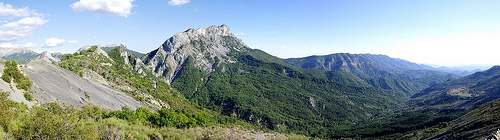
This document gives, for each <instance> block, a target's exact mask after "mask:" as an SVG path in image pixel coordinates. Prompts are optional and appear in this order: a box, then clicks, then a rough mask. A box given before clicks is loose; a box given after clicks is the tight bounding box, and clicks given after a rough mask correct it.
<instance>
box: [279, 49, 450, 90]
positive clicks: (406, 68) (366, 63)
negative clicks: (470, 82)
mask: <svg viewBox="0 0 500 140" xmlns="http://www.w3.org/2000/svg"><path fill="white" fill-rule="evenodd" d="M283 61H285V62H286V63H288V64H291V65H294V66H298V67H302V68H307V69H317V70H324V71H344V72H349V73H352V74H354V75H357V76H359V77H361V78H363V79H364V80H365V81H366V82H368V83H369V84H370V85H372V86H374V87H377V88H383V89H390V90H396V91H401V92H404V93H406V94H407V95H409V96H411V95H413V94H415V93H417V92H419V91H420V90H423V89H425V88H426V87H429V86H431V85H433V84H435V83H440V82H444V81H447V80H449V79H453V78H457V76H455V75H453V74H449V73H444V72H439V71H435V70H433V68H432V67H430V66H426V65H419V64H416V63H412V62H409V61H406V60H402V59H396V58H390V57H388V56H386V55H373V54H349V53H337V54H330V55H323V56H309V57H304V58H289V59H283Z"/></svg>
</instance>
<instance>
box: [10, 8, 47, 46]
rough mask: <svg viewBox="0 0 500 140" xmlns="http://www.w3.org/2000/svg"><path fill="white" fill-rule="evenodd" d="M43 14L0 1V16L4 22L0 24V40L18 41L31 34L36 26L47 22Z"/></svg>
mask: <svg viewBox="0 0 500 140" xmlns="http://www.w3.org/2000/svg"><path fill="white" fill-rule="evenodd" d="M43 16H44V15H43V14H40V13H36V12H34V11H33V10H30V9H29V8H28V7H24V8H15V7H13V6H12V5H10V4H4V3H1V2H0V17H1V18H3V20H2V22H3V23H5V24H2V25H0V41H4V42H9V41H18V40H19V39H20V38H23V37H27V36H29V35H31V34H32V32H33V31H34V30H35V29H36V27H38V26H40V25H43V24H45V23H47V22H48V21H49V20H46V19H44V18H43Z"/></svg>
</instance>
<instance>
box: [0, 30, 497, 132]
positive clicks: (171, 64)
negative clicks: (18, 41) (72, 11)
mask: <svg viewBox="0 0 500 140" xmlns="http://www.w3.org/2000/svg"><path fill="white" fill-rule="evenodd" d="M0 57H1V58H2V59H5V60H6V61H3V62H2V63H4V65H6V66H4V65H2V67H4V68H2V69H0V70H2V72H0V73H2V74H3V75H5V74H6V71H4V69H7V65H10V64H12V63H14V62H15V63H16V64H17V62H19V63H20V64H19V65H16V66H14V68H15V69H17V70H18V71H19V72H18V73H19V74H18V75H25V76H27V77H28V79H29V81H31V82H32V83H33V84H32V85H27V87H25V88H21V87H17V86H16V85H19V84H18V83H17V82H16V78H15V76H14V77H8V78H5V79H4V81H1V83H0V86H1V89H2V91H3V92H2V93H6V94H7V93H8V94H10V96H16V100H14V99H12V98H11V97H9V96H7V97H2V98H5V99H2V106H0V109H2V110H0V111H2V113H4V114H8V113H12V114H14V115H18V116H23V115H24V116H25V117H21V118H20V119H15V118H12V119H2V120H0V125H1V126H2V127H3V128H2V129H3V130H6V132H7V131H8V132H9V134H10V135H12V136H13V137H16V138H28V139H31V138H36V137H30V136H24V135H22V134H23V133H30V132H34V131H35V130H37V129H36V128H31V127H29V126H28V124H29V123H27V122H25V121H29V120H30V119H35V117H30V115H32V114H30V113H29V112H35V113H36V112H40V113H46V114H47V112H49V113H48V114H51V115H47V116H46V117H48V118H51V117H55V118H59V119H66V120H69V121H72V122H66V123H69V124H72V125H73V126H75V128H80V126H81V127H82V130H79V129H78V130H77V129H74V130H73V129H72V130H68V132H74V133H84V132H85V131H84V130H89V131H92V133H89V134H93V135H95V136H96V137H95V138H103V137H102V136H107V135H105V134H102V132H100V130H110V131H114V130H117V131H118V130H119V132H120V134H125V133H127V134H129V136H141V137H142V138H149V139H153V138H156V137H161V138H174V139H175V138H181V139H183V138H186V139H192V138H195V137H185V136H183V137H174V136H172V135H173V133H180V132H177V131H184V132H186V134H185V135H193V136H196V138H201V137H205V138H208V139H217V138H220V139H231V138H229V137H222V136H229V135H231V136H233V137H232V138H235V137H236V139H245V138H249V137H252V135H250V134H249V133H254V132H255V131H263V132H259V133H258V134H256V135H255V136H258V137H259V138H258V139H260V138H262V139H272V138H276V139H286V138H291V139H292V138H297V139H309V138H322V139H343V138H353V139H425V138H432V139H434V138H436V139H478V138H493V137H497V138H498V135H494V134H497V133H498V131H499V128H500V127H499V126H500V122H498V121H497V120H500V119H499V118H498V117H495V116H497V115H495V114H498V107H499V103H498V102H499V100H498V99H499V98H500V94H499V92H500V90H498V89H499V87H498V81H499V80H498V77H499V75H500V67H498V66H494V67H492V68H490V69H488V70H484V71H482V72H477V73H470V72H468V71H459V70H457V71H451V70H447V71H444V70H442V69H438V68H434V67H431V66H427V65H422V64H416V63H413V62H409V61H406V60H402V59H397V58H391V57H389V56H386V55H378V54H350V53H337V54H330V55H322V56H319V55H315V56H309V57H303V58H289V59H281V58H278V57H276V56H273V55H270V54H268V53H266V52H264V51H262V50H258V49H252V48H250V47H248V46H247V45H246V44H245V43H244V42H243V41H242V40H241V39H239V38H238V37H237V36H236V35H235V34H233V33H232V32H231V30H230V28H229V26H227V25H220V26H210V27H207V28H198V29H188V30H186V31H183V32H178V33H176V34H175V35H173V36H172V37H170V38H168V39H166V40H165V42H164V43H163V44H161V45H160V47H158V48H157V49H154V50H152V51H151V52H148V53H146V54H142V53H140V52H137V51H134V50H130V49H128V48H126V46H125V45H124V44H112V45H89V46H84V47H82V48H80V49H79V50H78V51H76V52H74V53H68V54H62V53H49V52H43V53H36V52H33V51H30V50H21V49H5V50H2V53H0ZM3 75H2V78H3V77H4V76H3ZM21 93H22V94H26V93H29V95H31V96H32V98H33V99H32V100H31V101H28V100H27V98H26V99H24V98H22V97H20V94H21ZM2 96H4V95H2ZM24 97H26V95H25V96H24ZM8 99H12V100H14V101H16V102H19V103H16V102H12V103H11V101H10V100H8ZM24 104H26V105H27V106H26V107H21V106H24ZM28 106H29V107H28ZM16 108H23V109H22V110H19V111H17V110H16ZM61 112H65V113H70V114H71V115H70V116H65V115H64V113H61ZM81 114H83V115H81ZM2 115H3V114H2ZM2 117H3V116H2ZM77 118H78V119H77ZM41 119H45V118H41ZM79 121H83V122H84V123H87V124H89V126H95V127H93V128H92V129H90V128H89V129H83V126H85V125H80V124H79V123H76V122H79ZM23 122H24V124H23ZM63 123H64V122H63ZM63 123H61V124H63ZM106 123H110V124H122V125H125V124H126V125H127V126H129V125H130V126H132V125H133V126H135V127H138V128H142V129H141V130H135V129H134V130H131V129H126V128H129V127H125V126H113V125H110V124H106ZM21 124H23V125H21ZM40 125H42V124H40ZM106 125H108V126H109V127H107V128H101V127H104V126H106ZM55 126H58V125H57V124H54V127H55ZM76 126H78V127H76ZM51 127H52V125H51ZM96 128H99V129H96ZM235 129H237V130H235ZM31 130H33V131H31ZM61 131H63V130H61ZM144 131H145V132H147V134H144V135H141V134H139V133H141V132H144ZM228 131H229V132H228ZM2 132H3V131H2ZM212 132H214V133H212ZM215 132H216V133H215ZM232 132H235V133H238V135H237V136H235V135H234V133H232ZM195 134H196V135H195ZM271 134H272V135H273V137H262V135H271ZM38 135H39V136H45V135H44V134H38ZM38 135H37V136H38ZM60 135H70V134H60ZM110 135H111V134H110ZM243 135H244V136H245V137H242V136H243ZM111 136H112V135H111ZM120 136H121V137H122V138H123V137H125V136H123V135H120ZM209 136H213V137H209ZM46 138H49V139H50V138H61V137H57V135H54V136H52V137H46ZM65 138H76V137H65ZM129 138H130V137H129Z"/></svg>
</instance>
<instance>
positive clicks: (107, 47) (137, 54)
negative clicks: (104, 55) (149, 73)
mask: <svg viewBox="0 0 500 140" xmlns="http://www.w3.org/2000/svg"><path fill="white" fill-rule="evenodd" d="M92 46H97V47H99V48H101V49H102V50H104V51H106V52H108V51H111V50H113V49H115V48H118V47H119V48H122V49H124V50H125V51H127V52H129V53H132V54H134V55H135V56H137V57H142V56H144V54H143V53H140V52H138V51H134V50H130V49H128V48H127V46H126V45H125V44H108V45H87V46H83V47H81V48H80V49H78V51H76V52H81V51H83V50H87V49H89V48H91V47H92Z"/></svg>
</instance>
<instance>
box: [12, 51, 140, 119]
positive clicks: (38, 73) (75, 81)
mask: <svg viewBox="0 0 500 140" xmlns="http://www.w3.org/2000/svg"><path fill="white" fill-rule="evenodd" d="M22 70H23V71H24V73H25V74H26V75H28V76H29V77H30V78H31V80H32V81H33V83H34V85H35V86H38V89H35V90H37V92H39V93H36V94H34V95H33V96H34V97H35V99H37V100H38V101H39V102H41V103H46V102H53V101H58V102H61V103H64V104H67V105H73V106H75V107H81V106H83V105H86V104H93V105H98V106H100V107H103V108H107V109H111V110H120V109H121V107H122V106H127V107H128V108H130V109H132V110H135V109H136V108H137V107H146V106H145V105H144V104H143V103H141V102H139V101H136V100H135V99H133V98H132V96H131V95H130V94H127V93H124V92H121V91H119V90H116V89H114V88H111V87H108V86H105V85H102V84H100V83H95V82H91V81H89V80H86V79H84V78H81V77H79V76H78V75H76V74H74V73H72V72H70V71H67V70H65V69H63V68H60V67H58V66H56V65H53V64H51V63H49V62H47V61H43V60H36V61H32V62H30V63H28V65H27V67H23V68H22ZM40 92H41V93H40Z"/></svg>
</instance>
